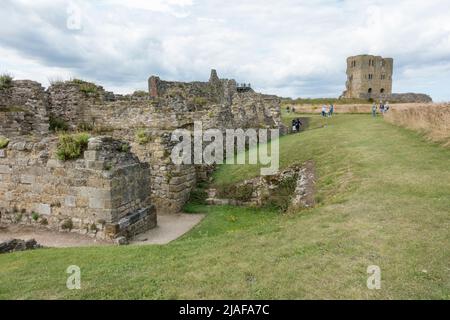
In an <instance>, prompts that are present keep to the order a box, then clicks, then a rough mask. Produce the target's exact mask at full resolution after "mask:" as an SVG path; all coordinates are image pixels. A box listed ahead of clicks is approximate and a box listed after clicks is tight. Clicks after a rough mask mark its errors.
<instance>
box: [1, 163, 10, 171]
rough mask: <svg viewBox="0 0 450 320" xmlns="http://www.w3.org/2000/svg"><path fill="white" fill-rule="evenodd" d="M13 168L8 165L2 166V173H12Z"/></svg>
mask: <svg viewBox="0 0 450 320" xmlns="http://www.w3.org/2000/svg"><path fill="white" fill-rule="evenodd" d="M10 172H11V168H10V167H9V166H8V165H5V164H2V165H0V173H10Z"/></svg>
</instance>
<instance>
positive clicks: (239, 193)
mask: <svg viewBox="0 0 450 320" xmlns="http://www.w3.org/2000/svg"><path fill="white" fill-rule="evenodd" d="M253 191H254V190H253V186H252V185H250V184H244V185H238V186H236V185H233V186H227V187H224V188H223V189H222V190H220V191H219V195H220V196H221V197H223V198H226V199H234V200H238V201H242V202H247V201H250V199H251V198H252V195H253Z"/></svg>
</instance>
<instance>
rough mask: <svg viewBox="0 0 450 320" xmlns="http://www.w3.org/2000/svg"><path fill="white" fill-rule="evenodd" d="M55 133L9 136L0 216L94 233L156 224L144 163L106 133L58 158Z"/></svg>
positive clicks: (2, 162)
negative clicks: (80, 151) (78, 152)
mask: <svg viewBox="0 0 450 320" xmlns="http://www.w3.org/2000/svg"><path fill="white" fill-rule="evenodd" d="M56 144H57V139H56V138H44V139H43V140H37V141H36V140H29V141H24V140H23V139H21V140H17V141H11V143H10V144H9V146H8V149H7V150H6V154H5V155H4V157H3V158H0V212H1V216H0V220H1V222H3V223H20V224H36V225H37V224H40V225H43V226H47V227H49V228H51V229H55V230H59V231H74V232H79V233H83V234H89V235H91V236H96V237H98V238H114V237H117V236H119V235H125V236H133V235H134V234H135V233H139V232H142V231H145V230H148V229H150V228H152V227H154V226H155V225H156V213H155V209H154V207H153V206H152V205H151V204H150V197H149V193H148V190H150V176H149V170H148V165H147V164H145V163H141V162H139V161H138V159H137V158H136V157H135V156H134V155H132V154H131V153H130V152H129V151H127V147H126V145H124V143H123V142H120V141H117V140H113V139H111V138H108V137H99V138H93V139H90V141H89V145H88V150H87V151H86V152H85V153H84V157H82V158H81V159H79V160H76V161H66V162H62V161H60V160H57V159H56V157H55V148H56Z"/></svg>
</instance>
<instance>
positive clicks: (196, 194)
mask: <svg viewBox="0 0 450 320" xmlns="http://www.w3.org/2000/svg"><path fill="white" fill-rule="evenodd" d="M207 198H208V193H207V192H206V191H205V190H204V189H200V188H196V189H194V190H192V191H191V196H190V201H191V202H192V203H195V204H205V203H206V199H207Z"/></svg>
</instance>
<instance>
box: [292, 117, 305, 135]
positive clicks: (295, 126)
mask: <svg viewBox="0 0 450 320" xmlns="http://www.w3.org/2000/svg"><path fill="white" fill-rule="evenodd" d="M302 125H303V124H302V122H301V121H300V119H299V118H297V119H293V120H292V132H300V127H301V126H302Z"/></svg>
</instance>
